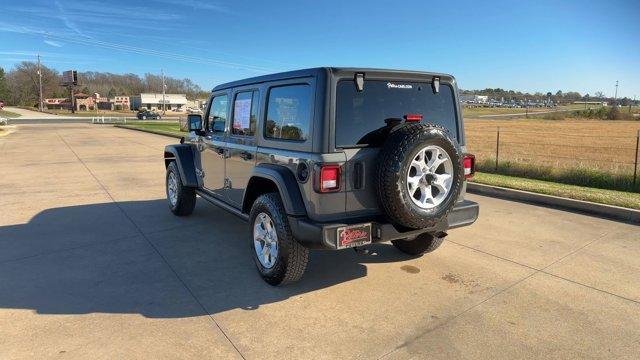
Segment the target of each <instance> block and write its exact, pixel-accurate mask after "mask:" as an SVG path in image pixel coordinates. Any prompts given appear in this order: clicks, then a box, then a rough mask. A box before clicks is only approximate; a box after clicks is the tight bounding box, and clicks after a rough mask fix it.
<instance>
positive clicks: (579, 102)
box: [573, 101, 609, 106]
mask: <svg viewBox="0 0 640 360" xmlns="http://www.w3.org/2000/svg"><path fill="white" fill-rule="evenodd" d="M573 103H574V104H576V105H595V106H609V103H607V102H606V101H574V102H573Z"/></svg>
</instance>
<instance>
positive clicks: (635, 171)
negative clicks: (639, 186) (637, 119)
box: [633, 130, 640, 189]
mask: <svg viewBox="0 0 640 360" xmlns="http://www.w3.org/2000/svg"><path fill="white" fill-rule="evenodd" d="M638 145H640V130H638V133H637V134H636V158H635V160H634V162H633V163H634V164H633V188H634V189H635V187H636V179H637V177H638Z"/></svg>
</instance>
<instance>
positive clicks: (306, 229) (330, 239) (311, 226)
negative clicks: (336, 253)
mask: <svg viewBox="0 0 640 360" xmlns="http://www.w3.org/2000/svg"><path fill="white" fill-rule="evenodd" d="M478 212H479V206H478V204H477V203H475V202H473V201H469V200H464V201H461V202H458V203H456V205H455V206H454V208H453V210H451V212H450V213H449V215H448V216H447V218H446V220H443V221H442V222H440V223H438V224H436V225H435V226H433V227H429V228H423V229H418V230H409V231H401V230H398V229H396V227H395V226H394V225H393V224H390V223H388V222H385V221H384V220H380V219H377V218H376V219H374V220H369V221H354V222H350V223H319V222H314V221H312V220H310V219H308V218H306V217H296V216H289V226H290V227H291V232H292V233H293V237H294V238H295V239H296V240H297V241H298V242H299V243H301V244H302V245H304V246H305V247H307V248H310V249H328V250H337V249H338V246H337V236H338V235H337V233H338V232H337V231H338V228H340V227H344V226H350V225H357V224H360V223H362V224H369V223H370V224H371V242H374V243H375V242H383V241H390V240H396V239H404V238H410V237H414V236H417V235H420V234H422V233H426V232H431V233H435V232H441V231H447V230H448V229H453V228H457V227H461V226H467V225H471V224H473V223H474V222H475V221H476V219H477V218H478ZM378 220H380V221H378Z"/></svg>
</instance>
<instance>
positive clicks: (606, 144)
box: [465, 119, 640, 174]
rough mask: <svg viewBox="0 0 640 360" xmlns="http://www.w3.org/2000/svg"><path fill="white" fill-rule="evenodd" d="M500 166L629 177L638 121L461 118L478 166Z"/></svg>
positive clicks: (638, 127)
mask: <svg viewBox="0 0 640 360" xmlns="http://www.w3.org/2000/svg"><path fill="white" fill-rule="evenodd" d="M498 128H499V129H500V147H499V159H500V161H510V162H514V163H519V164H524V165H527V164H528V165H546V166H551V167H554V168H584V169H594V170H602V171H605V172H609V173H613V174H630V173H632V172H633V168H634V163H635V158H636V141H637V134H638V130H640V121H606V120H578V119H571V120H538V119H528V120H493V119H492V120H489V119H466V122H465V133H466V137H467V139H466V142H467V148H468V150H469V151H470V152H472V153H474V154H476V156H477V158H478V162H479V163H481V162H483V161H486V160H487V159H493V160H494V161H495V158H496V141H497V136H498Z"/></svg>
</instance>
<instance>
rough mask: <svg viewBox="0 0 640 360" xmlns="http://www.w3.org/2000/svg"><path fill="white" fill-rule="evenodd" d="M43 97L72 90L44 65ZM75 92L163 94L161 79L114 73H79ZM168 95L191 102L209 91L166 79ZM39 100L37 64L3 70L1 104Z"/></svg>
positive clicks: (25, 63) (29, 103)
mask: <svg viewBox="0 0 640 360" xmlns="http://www.w3.org/2000/svg"><path fill="white" fill-rule="evenodd" d="M41 73H42V96H43V98H45V99H46V98H69V95H70V94H69V90H68V89H67V88H65V87H62V86H61V85H60V83H61V81H62V74H61V73H60V72H59V71H57V70H55V69H52V68H49V67H47V66H44V65H41ZM78 84H79V85H78V86H77V87H76V92H82V93H85V94H88V95H93V94H94V93H98V94H100V96H107V97H109V98H112V97H114V96H119V95H139V94H140V93H146V92H149V93H161V92H162V76H160V75H154V74H145V75H144V76H138V75H136V74H112V73H108V72H97V71H87V72H78ZM165 85H166V92H167V93H173V94H186V95H187V98H188V99H191V100H194V99H199V98H206V97H207V95H208V92H207V91H204V90H203V89H202V88H200V86H198V85H197V84H195V83H193V81H191V80H190V79H176V78H172V77H169V76H165ZM38 99H39V79H38V64H37V63H35V62H30V61H23V62H21V63H19V64H17V65H16V66H15V67H14V68H13V69H11V70H10V71H8V72H5V70H4V69H2V68H0V101H4V102H5V104H9V105H19V106H37V104H38Z"/></svg>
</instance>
